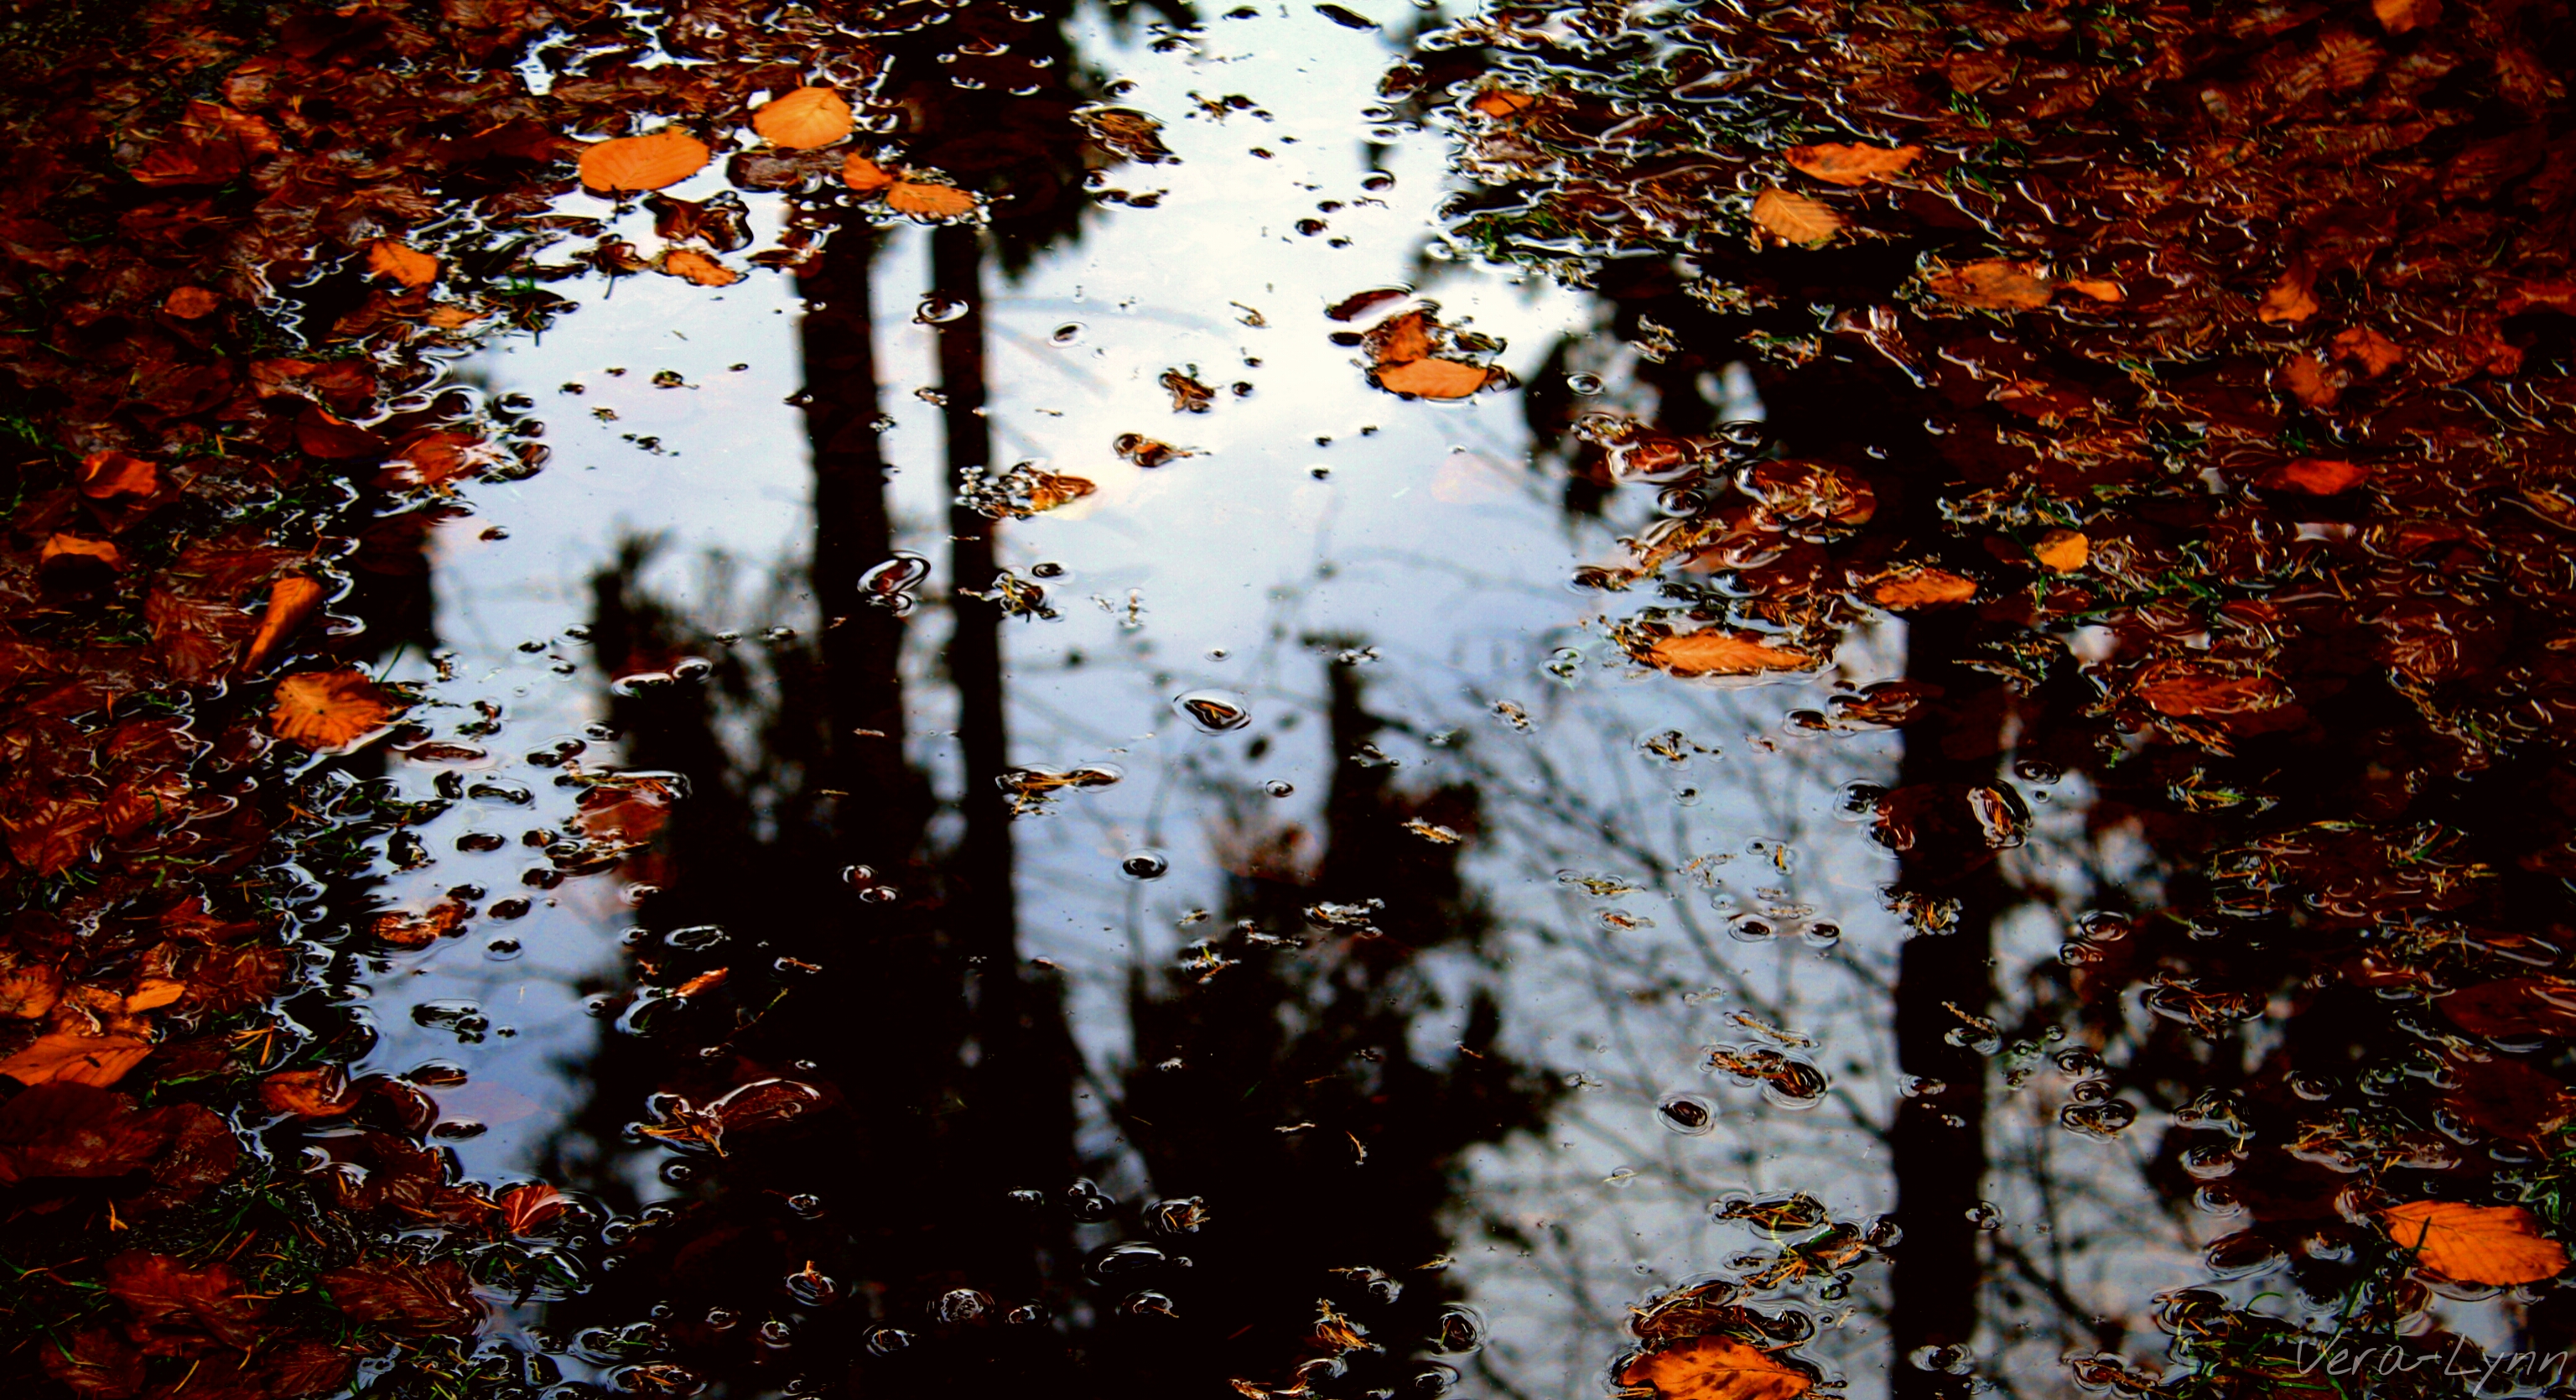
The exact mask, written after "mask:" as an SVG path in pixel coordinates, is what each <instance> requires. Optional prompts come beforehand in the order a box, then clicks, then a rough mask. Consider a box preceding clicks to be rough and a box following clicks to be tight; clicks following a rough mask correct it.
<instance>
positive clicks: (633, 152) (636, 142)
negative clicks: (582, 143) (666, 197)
mask: <svg viewBox="0 0 2576 1400" xmlns="http://www.w3.org/2000/svg"><path fill="white" fill-rule="evenodd" d="M713 154H714V153H713V152H711V151H709V150H708V149H707V143H706V142H704V141H701V140H699V139H698V138H696V137H694V136H691V135H689V134H688V133H687V132H685V131H676V130H670V129H665V130H661V131H656V132H654V133H652V134H651V135H649V136H620V137H618V138H616V139H615V140H611V141H602V142H600V143H599V144H597V145H595V146H589V147H586V148H584V149H583V151H582V153H581V182H582V184H583V185H584V186H586V187H588V188H590V189H593V190H597V191H599V192H600V193H602V194H641V193H642V192H644V191H646V190H658V189H663V188H666V187H668V186H671V185H676V184H678V183H680V182H681V181H682V180H685V179H687V178H689V177H690V176H692V175H695V174H697V173H698V172H699V171H700V170H702V169H704V168H705V167H706V163H707V160H708V159H709V157H710V156H712V155H713Z"/></svg>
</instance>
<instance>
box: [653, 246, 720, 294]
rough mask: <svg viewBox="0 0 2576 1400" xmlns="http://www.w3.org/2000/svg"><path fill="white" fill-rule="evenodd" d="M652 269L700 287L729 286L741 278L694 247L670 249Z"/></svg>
mask: <svg viewBox="0 0 2576 1400" xmlns="http://www.w3.org/2000/svg"><path fill="white" fill-rule="evenodd" d="M653 270H654V271H656V272H659V273H661V274H662V275H663V276H665V277H677V278H680V279H681V280H683V281H687V282H695V283H696V284H698V285H699V286H701V287H730V286H732V285H733V284H734V283H736V282H739V281H741V280H742V274H741V273H739V272H736V271H734V270H733V269H732V268H729V267H727V266H725V265H724V264H723V263H720V262H717V261H716V260H715V259H714V258H711V257H709V256H707V255H706V254H704V253H701V252H699V251H698V250H697V249H695V248H673V249H671V250H670V251H668V252H666V253H664V254H663V255H662V256H661V259H660V260H659V261H658V262H656V263H655V264H654V268H653Z"/></svg>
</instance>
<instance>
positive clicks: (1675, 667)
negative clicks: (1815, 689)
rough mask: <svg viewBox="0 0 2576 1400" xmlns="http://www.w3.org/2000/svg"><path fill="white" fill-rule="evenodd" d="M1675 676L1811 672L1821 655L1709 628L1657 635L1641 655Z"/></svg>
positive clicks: (1819, 664) (1818, 663) (1819, 662)
mask: <svg viewBox="0 0 2576 1400" xmlns="http://www.w3.org/2000/svg"><path fill="white" fill-rule="evenodd" d="M1643 659H1644V660H1645V661H1646V662H1647V663H1648V664H1650V665H1654V666H1660V667H1662V668H1663V669H1664V670H1667V671H1670V672H1672V673H1673V674H1674V675H1676V676H1756V675H1760V674H1762V673H1763V672H1765V671H1812V670H1814V669H1815V668H1817V667H1818V666H1821V665H1823V664H1824V658H1822V657H1819V656H1810V655H1808V654H1807V653H1805V652H1803V651H1793V650H1791V649H1789V648H1787V647H1775V646H1773V645H1771V644H1770V643H1768V642H1765V641H1763V640H1762V639H1761V638H1760V637H1759V636H1758V635H1756V634H1754V633H1751V632H1727V631H1721V630H1717V629H1714V628H1712V629H1710V630H1707V631H1703V632H1687V633H1683V634H1682V635H1680V636H1675V637H1660V638H1657V639H1656V641H1655V644H1654V645H1653V646H1652V647H1650V648H1648V650H1647V652H1646V654H1645V657H1644V658H1643Z"/></svg>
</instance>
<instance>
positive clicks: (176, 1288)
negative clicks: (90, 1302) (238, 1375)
mask: <svg viewBox="0 0 2576 1400" xmlns="http://www.w3.org/2000/svg"><path fill="white" fill-rule="evenodd" d="M101 1274H102V1276H103V1277H104V1280H105V1282H106V1284H107V1291H108V1293H109V1294H110V1295H111V1296H113V1297H115V1298H116V1300H117V1301H119V1302H121V1303H123V1304H125V1306H126V1307H128V1308H130V1309H132V1310H133V1312H134V1319H135V1322H136V1323H137V1324H138V1325H139V1326H141V1327H143V1328H145V1329H147V1330H149V1331H153V1332H170V1331H190V1332H202V1333H204V1334H205V1335H206V1336H209V1337H212V1338H213V1339H214V1340H216V1341H218V1342H221V1343H222V1344H224V1345H225V1346H227V1347H234V1348H244V1349H246V1348H248V1347H249V1346H250V1345H251V1344H252V1343H253V1342H255V1341H257V1340H259V1338H260V1333H261V1329H260V1326H259V1322H260V1315H261V1313H262V1312H264V1311H265V1310H266V1306H267V1305H266V1304H265V1303H264V1302H263V1301H262V1300H260V1299H258V1298H255V1297H253V1296H251V1293H250V1289H249V1287H248V1285H246V1284H244V1283H243V1282H242V1278H241V1275H240V1274H237V1273H235V1272H233V1270H232V1267H231V1266H230V1265H227V1264H223V1263H214V1264H209V1265H207V1266H206V1267H205V1268H202V1269H191V1268H189V1267H188V1266H187V1265H185V1264H183V1263H181V1262H180V1261H179V1260H176V1259H173V1258H171V1257H170V1256H169V1255H166V1254H147V1253H144V1252H143V1251H141V1250H129V1251H127V1252H126V1253H123V1254H120V1255H117V1256H116V1257H115V1258H113V1259H110V1260H108V1261H107V1263H106V1265H105V1267H104V1268H103V1269H102V1270H101Z"/></svg>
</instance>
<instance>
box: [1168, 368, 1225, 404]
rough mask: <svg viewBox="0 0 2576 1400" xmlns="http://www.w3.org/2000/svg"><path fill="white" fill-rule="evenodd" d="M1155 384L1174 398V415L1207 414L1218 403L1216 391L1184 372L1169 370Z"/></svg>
mask: <svg viewBox="0 0 2576 1400" xmlns="http://www.w3.org/2000/svg"><path fill="white" fill-rule="evenodd" d="M1155 382H1156V383H1158V384H1160V385H1162V386H1163V392H1165V393H1167V394H1170V395H1171V396H1172V411H1173V412H1174V413H1205V412H1207V411H1208V408H1209V406H1210V405H1212V404H1214V403H1215V402H1216V390H1214V389H1211V388H1209V387H1208V386H1207V385H1205V384H1202V383H1200V382H1199V381H1198V380H1197V379H1195V378H1193V377H1192V376H1191V375H1190V374H1189V373H1188V372H1186V371H1184V370H1177V369H1167V370H1165V371H1163V374H1162V377H1161V378H1160V379H1158V380H1156V381H1155Z"/></svg>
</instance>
